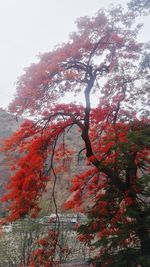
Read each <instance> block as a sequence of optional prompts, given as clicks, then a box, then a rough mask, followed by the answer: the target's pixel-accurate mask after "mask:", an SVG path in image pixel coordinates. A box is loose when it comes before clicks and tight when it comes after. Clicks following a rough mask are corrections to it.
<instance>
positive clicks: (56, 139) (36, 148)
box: [3, 7, 150, 267]
mask: <svg viewBox="0 0 150 267" xmlns="http://www.w3.org/2000/svg"><path fill="white" fill-rule="evenodd" d="M134 19H135V15H134V14H132V13H131V12H128V13H124V12H123V10H122V8H121V7H117V8H112V9H110V10H109V11H106V10H100V11H99V12H98V13H97V14H96V16H95V17H92V18H89V17H83V18H80V19H78V20H77V27H78V31H77V32H75V33H72V34H71V36H70V39H69V41H68V43H65V44H62V45H61V46H58V47H56V48H55V49H54V50H53V51H52V52H49V53H45V54H43V55H41V56H40V60H39V62H38V63H37V64H32V65H31V66H30V67H29V68H28V69H27V70H26V72H25V74H24V75H23V76H22V77H21V78H20V79H19V81H18V86H17V92H16V97H15V98H14V100H13V101H12V103H11V104H10V111H12V112H17V113H18V114H24V115H27V116H31V118H32V119H33V118H34V120H32V121H31V120H27V121H26V122H25V123H23V124H22V126H21V128H20V130H19V131H17V132H16V133H15V134H14V135H13V136H12V137H11V138H9V139H8V140H7V141H6V142H5V144H4V148H3V151H5V152H6V153H7V155H8V163H9V164H10V166H11V169H12V171H13V172H14V174H13V175H12V177H11V179H10V183H9V185H8V190H9V192H8V193H7V194H6V195H5V197H4V198H3V201H8V209H9V211H10V213H9V216H8V217H7V220H8V221H13V220H17V219H19V218H20V217H24V216H25V215H26V214H30V215H31V216H32V217H36V216H38V212H39V210H40V208H39V199H40V197H41V195H42V194H43V193H44V192H45V190H46V185H47V183H48V181H51V182H52V183H54V188H53V192H52V199H53V202H54V205H55V208H56V213H57V205H56V201H55V184H56V180H57V177H58V175H59V174H61V173H62V171H63V170H64V171H66V165H64V159H66V158H67V155H68V154H69V156H70V155H73V151H72V150H70V149H69V147H67V146H66V142H65V134H66V132H67V131H69V130H70V128H72V127H73V126H74V125H75V126H76V127H75V128H74V129H75V130H76V128H78V131H77V132H76V134H78V136H79V137H78V138H79V139H81V140H82V141H83V143H84V146H83V147H80V142H78V144H77V146H78V147H79V159H80V156H81V155H82V163H83V162H84V161H85V165H86V168H85V170H84V171H83V173H77V175H76V176H75V177H74V178H73V179H72V189H71V191H72V193H73V194H72V197H71V198H70V199H69V200H68V201H67V203H66V208H68V209H74V210H75V211H82V212H84V213H86V214H87V216H88V221H87V222H86V223H85V224H84V225H81V226H80V227H79V239H80V240H81V241H83V242H84V243H86V244H89V245H91V246H93V247H94V246H95V247H96V249H95V253H96V252H97V257H96V259H95V261H97V260H98V261H99V262H101V264H102V266H128V267H130V266H137V264H141V265H142V266H145V267H148V266H149V251H150V238H149V233H150V232H149V218H150V213H149V212H150V209H149V203H148V202H149V177H150V176H149V169H150V157H149V149H150V139H149V129H150V122H149V105H148V104H149V75H148V69H147V67H146V66H145V67H144V66H143V67H141V64H142V62H143V53H144V52H145V51H147V53H149V46H148V45H147V46H146V45H144V44H142V43H138V42H137V40H136V36H137V34H138V32H139V30H140V27H141V26H140V25H137V26H135V27H134V28H133V23H134ZM143 51H144V52H143ZM69 93H72V99H73V94H75V96H76V102H74V103H73V102H71V103H70V104H62V103H60V101H65V98H63V97H67V96H68V95H70V94H69ZM91 94H94V95H95V100H94V102H92V100H91ZM80 100H82V102H84V104H81V102H80ZM14 152H17V153H19V154H20V158H17V159H16V158H14V157H13V155H14ZM83 164H84V163H83ZM60 194H61V192H60ZM58 222H59V218H58ZM57 224H59V223H57ZM56 228H57V227H56ZM55 230H56V231H55V233H53V234H52V233H51V238H49V243H50V244H51V242H52V244H53V247H52V245H51V246H50V250H48V251H47V246H48V244H47V243H46V245H45V246H43V248H42V250H40V251H38V253H39V254H38V255H37V254H36V256H37V257H36V259H35V261H34V262H32V266H39V265H38V261H39V262H40V260H41V259H42V260H43V263H41V262H40V264H41V266H53V265H54V266H55V263H54V260H55V248H56V243H57V241H58V233H59V229H55ZM46 240H47V239H46ZM44 248H45V249H44ZM52 248H53V249H52ZM41 253H42V254H41ZM45 257H46V262H47V264H46V263H44V259H45ZM34 264H35V265H34ZM42 264H43V265H42ZM44 264H45V265H44Z"/></svg>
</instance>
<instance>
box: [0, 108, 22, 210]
mask: <svg viewBox="0 0 150 267" xmlns="http://www.w3.org/2000/svg"><path fill="white" fill-rule="evenodd" d="M21 122H22V120H21V119H18V120H16V117H15V116H14V115H12V114H9V113H8V112H6V111H5V110H3V109H1V108H0V143H1V144H2V142H3V140H4V139H5V138H7V137H9V136H10V135H11V134H12V133H13V132H14V131H15V130H17V128H19V125H20V123H21ZM9 177H10V171H9V169H8V168H7V167H6V166H4V155H3V154H2V153H1V154H0V196H2V194H3V191H4V190H5V185H6V184H7V182H8V179H9ZM1 212H2V204H1V203H0V213H1Z"/></svg>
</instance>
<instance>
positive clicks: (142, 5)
mask: <svg viewBox="0 0 150 267" xmlns="http://www.w3.org/2000/svg"><path fill="white" fill-rule="evenodd" d="M128 7H129V8H131V9H132V10H133V11H139V12H141V11H145V12H146V13H149V12H150V1H149V0H131V1H130V2H129V3H128Z"/></svg>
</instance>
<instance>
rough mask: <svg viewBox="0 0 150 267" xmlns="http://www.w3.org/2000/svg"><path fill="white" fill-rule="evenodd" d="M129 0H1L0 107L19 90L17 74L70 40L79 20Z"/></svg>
mask: <svg viewBox="0 0 150 267" xmlns="http://www.w3.org/2000/svg"><path fill="white" fill-rule="evenodd" d="M112 2H113V4H117V3H119V4H122V5H125V4H126V3H127V2H128V1H127V0H0V107H4V108H6V107H7V105H8V103H9V102H10V100H11V99H12V97H13V95H14V93H15V82H16V80H17V77H18V76H20V75H21V74H22V73H23V69H24V68H26V67H27V66H29V65H30V64H31V63H32V62H35V61H36V55H38V54H39V53H40V52H42V53H43V52H46V51H50V50H51V49H52V48H53V47H54V46H55V45H56V44H58V43H62V42H64V41H66V40H67V38H68V35H69V33H70V32H72V31H73V30H75V24H74V22H75V20H76V18H78V17H81V16H84V15H94V14H95V13H96V12H97V11H98V9H100V8H101V7H107V6H108V5H109V4H110V3H112ZM144 21H145V28H144V30H143V32H142V35H141V39H142V40H143V39H144V40H146V39H147V40H148V38H149V36H148V33H149V25H150V17H149V18H146V19H144Z"/></svg>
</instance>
